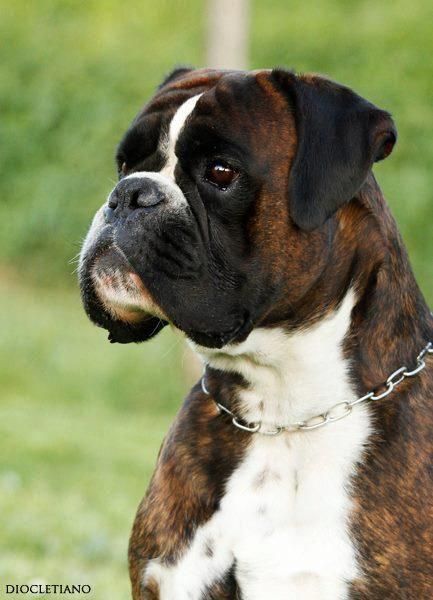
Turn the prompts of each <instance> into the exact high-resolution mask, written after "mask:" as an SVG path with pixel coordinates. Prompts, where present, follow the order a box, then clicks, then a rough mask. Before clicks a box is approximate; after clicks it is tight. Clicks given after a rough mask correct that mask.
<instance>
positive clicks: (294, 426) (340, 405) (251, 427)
mask: <svg viewBox="0 0 433 600" xmlns="http://www.w3.org/2000/svg"><path fill="white" fill-rule="evenodd" d="M428 354H433V343H432V342H429V343H428V344H427V345H426V346H425V347H424V348H423V349H422V350H421V352H420V353H419V354H418V356H417V357H416V365H415V366H414V368H413V369H408V367H406V366H404V367H400V368H399V369H397V370H396V371H394V372H393V373H391V375H390V376H389V377H388V378H387V380H386V381H385V383H384V384H383V386H382V387H384V388H385V389H384V390H383V391H380V388H376V389H375V390H373V391H371V392H368V394H365V395H364V396H361V398H356V399H355V400H352V401H350V402H337V404H334V405H333V406H331V408H330V409H329V410H327V411H326V412H324V413H320V414H319V415H315V416H314V417H310V418H309V419H307V420H305V421H298V422H296V423H291V424H289V425H276V426H275V427H274V428H273V429H266V428H265V427H264V426H263V423H261V422H260V421H258V422H255V423H245V422H244V421H243V420H242V419H240V418H239V417H238V416H237V415H236V414H235V413H233V412H232V411H231V410H229V409H228V408H227V407H226V406H224V405H223V404H220V403H219V402H215V404H216V405H217V407H218V409H219V411H220V413H225V414H226V415H228V416H229V417H231V418H232V424H233V425H234V426H235V427H237V428H238V429H241V430H242V431H247V432H248V433H260V434H261V435H268V436H274V435H279V434H280V433H284V432H286V433H287V432H291V433H293V432H296V431H313V430H314V429H319V428H320V427H324V426H325V425H328V423H335V422H336V421H340V420H341V419H345V418H346V417H348V416H349V415H350V414H351V412H352V410H353V407H354V406H356V405H358V404H362V403H363V402H367V401H372V402H377V401H378V400H383V399H384V398H386V397H387V396H389V395H390V394H391V393H392V392H393V391H394V390H395V388H396V387H397V386H399V385H400V384H401V383H402V382H403V381H404V380H405V379H407V378H409V377H414V376H415V375H418V373H420V372H421V371H422V370H423V369H424V368H425V367H426V362H425V360H424V359H425V357H426V356H427V355H428ZM201 389H202V390H203V392H204V393H205V394H206V395H208V396H210V392H209V390H208V389H207V387H206V383H205V380H204V375H203V377H202V378H201Z"/></svg>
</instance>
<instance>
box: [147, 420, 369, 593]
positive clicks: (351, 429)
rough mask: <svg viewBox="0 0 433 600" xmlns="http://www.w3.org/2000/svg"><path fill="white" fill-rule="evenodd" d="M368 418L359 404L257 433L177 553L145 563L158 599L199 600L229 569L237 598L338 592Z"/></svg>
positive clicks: (348, 576)
mask: <svg viewBox="0 0 433 600" xmlns="http://www.w3.org/2000/svg"><path fill="white" fill-rule="evenodd" d="M367 424H368V415H367V414H366V413H365V412H364V411H363V410H362V409H360V410H357V411H356V412H354V414H353V415H352V416H351V418H350V419H347V420H346V423H344V424H343V423H335V424H334V426H333V427H329V428H327V429H325V430H321V431H315V432H311V433H309V434H305V433H298V434H287V435H284V436H280V437H277V438H267V437H264V436H255V437H254V438H253V439H252V441H251V444H250V446H249V448H248V450H247V453H246V455H245V457H244V460H243V461H242V463H241V464H240V465H239V467H238V468H237V470H236V471H235V472H234V473H233V474H232V476H231V477H230V479H229V481H228V482H227V485H226V489H225V494H224V496H223V498H222V500H221V503H220V507H219V510H218V511H217V512H216V513H215V514H214V515H213V517H212V518H211V519H210V520H209V521H208V522H207V523H205V524H204V525H202V526H201V527H199V528H198V529H197V531H196V532H195V535H194V537H193V539H192V541H191V543H190V545H189V547H188V548H187V549H186V550H185V551H184V553H183V555H182V557H181V558H180V560H179V561H178V562H177V563H176V564H175V565H173V566H171V567H166V566H163V565H162V564H161V563H160V562H159V561H158V560H154V561H151V563H150V564H149V565H148V567H147V569H146V574H145V579H149V578H152V579H154V580H156V581H157V583H158V587H159V589H160V595H161V600H171V599H174V598H176V599H177V600H182V599H183V598H185V599H187V598H188V599H195V598H196V599H197V600H200V599H201V598H204V597H206V590H208V589H210V588H211V586H212V584H214V583H215V582H217V581H218V580H220V579H222V578H223V577H224V576H225V575H226V574H227V572H228V571H229V570H230V569H231V568H233V569H234V573H235V577H236V580H237V582H238V585H239V587H240V589H241V592H242V598H244V599H245V600H263V599H264V598H270V597H272V598H275V600H278V599H280V598H281V599H283V598H288V597H290V594H291V593H293V597H295V598H301V597H302V598H303V599H304V598H305V599H307V598H311V599H319V598H320V599H324V600H327V599H329V600H336V599H337V598H341V599H344V598H345V597H346V584H345V582H347V581H350V580H352V579H353V578H354V577H355V576H356V574H357V568H356V560H355V548H354V547H353V544H352V542H351V539H350V536H349V533H348V518H349V516H350V506H351V502H350V494H349V491H348V490H349V487H350V486H349V484H350V476H351V474H352V473H353V470H354V467H355V465H356V462H357V461H358V460H359V458H360V455H361V453H362V445H363V443H364V441H365V439H364V436H365V433H366V431H367Z"/></svg>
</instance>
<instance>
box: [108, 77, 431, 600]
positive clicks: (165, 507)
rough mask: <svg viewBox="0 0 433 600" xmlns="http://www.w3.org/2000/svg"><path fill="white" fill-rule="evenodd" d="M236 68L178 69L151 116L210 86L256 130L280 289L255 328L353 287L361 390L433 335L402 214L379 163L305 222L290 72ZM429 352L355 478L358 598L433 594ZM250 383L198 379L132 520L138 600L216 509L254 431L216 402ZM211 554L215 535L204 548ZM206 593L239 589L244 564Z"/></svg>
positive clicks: (262, 268)
mask: <svg viewBox="0 0 433 600" xmlns="http://www.w3.org/2000/svg"><path fill="white" fill-rule="evenodd" d="M226 75H227V72H224V73H222V72H216V71H207V70H202V71H193V72H190V71H187V70H183V71H179V72H177V73H175V74H174V75H173V77H171V78H170V77H169V78H168V79H167V80H166V81H165V82H164V85H163V86H162V87H161V89H160V90H159V92H158V93H157V95H156V96H155V98H154V99H153V100H152V101H151V102H150V103H149V104H148V105H147V107H145V110H146V111H148V112H151V113H154V115H155V117H154V118H155V119H156V126H157V127H159V126H160V125H161V123H162V122H163V121H164V120H165V121H168V120H169V119H170V118H171V117H172V115H173V114H174V111H175V110H176V108H177V107H178V106H179V105H180V103H182V102H183V101H185V100H186V99H187V98H189V97H191V96H193V95H195V94H197V93H200V92H203V91H205V90H210V93H209V95H208V96H207V97H206V100H205V101H204V102H203V103H201V105H200V106H201V114H202V115H205V114H206V103H207V104H208V107H207V109H208V112H209V113H211V112H212V111H213V112H212V114H213V115H214V116H215V119H216V121H218V119H220V118H221V119H222V118H223V117H225V121H221V122H227V120H228V121H229V122H232V123H233V122H234V123H237V124H238V125H242V123H244V124H245V125H246V126H244V128H243V131H244V134H245V136H247V137H248V145H249V147H250V148H251V156H252V157H254V160H256V162H257V164H256V168H257V169H260V170H262V172H266V173H272V177H266V178H265V181H266V183H265V184H264V185H263V186H262V187H261V189H260V190H259V192H258V193H257V196H256V198H255V201H254V203H253V205H252V206H251V209H250V210H249V213H248V215H247V225H246V231H247V234H248V247H249V248H252V249H254V250H253V251H254V253H255V255H256V263H255V266H256V270H257V278H258V280H263V281H266V285H265V286H264V289H265V290H266V292H267V293H268V294H269V295H270V296H271V297H272V295H273V294H274V295H275V297H276V298H277V300H276V301H275V302H272V303H270V304H269V307H268V309H267V310H266V311H265V312H264V313H263V314H262V316H261V320H260V322H258V323H255V325H261V326H264V327H272V326H274V325H277V324H278V325H279V326H283V327H285V328H286V329H287V331H288V332H289V331H293V330H296V329H297V328H299V327H301V326H302V327H305V326H306V325H308V324H312V323H314V322H317V321H318V320H319V319H321V318H322V317H323V316H325V315H326V314H327V313H329V312H330V311H332V310H334V309H335V308H336V307H337V306H338V305H339V303H340V302H341V301H342V298H343V297H344V295H345V293H346V291H347V290H348V288H349V287H350V286H353V287H354V288H355V290H356V293H357V304H356V306H355V307H354V310H353V319H352V327H351V330H350V332H349V335H348V336H347V338H346V340H345V347H344V351H345V354H346V357H347V358H348V359H350V361H351V365H352V379H353V384H354V386H355V388H356V390H357V391H358V393H359V394H360V395H362V394H364V393H366V392H367V391H369V390H371V389H374V388H376V387H377V386H380V385H381V384H382V383H383V382H384V381H385V380H386V378H387V376H388V375H389V374H390V373H391V372H393V371H394V370H395V369H397V368H398V367H400V366H401V365H407V366H408V367H409V368H411V367H413V366H414V365H413V363H414V359H415V357H416V356H417V354H418V352H419V351H420V349H421V348H422V347H423V346H424V345H425V344H426V342H427V341H428V340H432V339H433V320H432V317H431V315H430V312H429V309H428V307H427V305H426V303H425V301H424V299H423V297H422V294H421V292H420V290H419V288H418V286H417V284H416V281H415V279H414V276H413V274H412V271H411V268H410V265H409V262H408V258H407V255H406V251H405V249H404V246H403V243H402V241H401V238H400V235H399V233H398V230H397V228H396V225H395V222H394V220H393V218H392V216H391V214H390V212H389V210H388V207H387V205H386V203H385V201H384V199H383V197H382V194H381V191H380V189H379V187H378V185H377V183H376V181H375V179H374V176H373V174H372V173H371V171H370V172H369V173H368V175H367V177H366V180H365V182H364V184H363V185H362V187H361V188H360V190H359V191H358V192H357V193H356V195H355V197H354V198H353V199H352V201H351V202H350V203H347V204H345V205H343V206H341V208H339V210H337V211H336V212H335V214H334V215H333V216H332V217H331V218H329V219H328V220H327V221H326V222H325V223H324V224H323V225H322V226H321V227H318V228H317V229H314V230H313V231H308V232H307V231H304V230H303V229H302V228H300V227H297V226H296V225H295V224H294V222H293V220H292V218H291V215H290V202H288V198H287V190H288V188H289V175H290V169H291V165H292V164H293V161H294V157H295V155H296V150H297V147H298V136H297V124H296V122H295V116H294V110H293V105H292V102H291V99H290V97H288V96H287V95H286V94H285V93H284V85H283V84H282V78H283V76H282V75H281V73H279V74H278V77H275V76H273V75H272V74H271V72H270V71H262V72H257V73H256V74H255V75H254V76H253V77H251V75H249V78H245V77H244V76H243V75H242V74H233V76H232V77H229V78H224V77H223V76H226ZM221 78H222V79H223V80H222V79H221ZM301 79H303V81H305V82H306V83H308V85H310V86H313V87H314V86H315V85H318V86H321V87H323V85H325V86H328V87H329V86H331V87H332V85H333V84H332V83H326V84H323V80H321V79H320V78H317V77H315V76H304V77H303V78H302V77H301ZM217 84H218V85H217ZM212 90H213V91H212ZM203 118H204V117H203ZM249 123H254V127H248V124H249ZM129 136H130V137H129V138H128V140H126V143H125V142H124V144H123V147H122V155H121V156H119V165H121V164H123V163H126V165H127V167H126V168H127V172H133V171H134V170H138V169H139V168H141V167H140V157H139V156H138V155H134V148H135V146H134V134H129ZM131 136H132V137H131ZM179 151H180V152H181V151H182V148H179ZM128 152H129V155H128ZM289 200H290V199H289ZM269 211H272V215H271V216H270V214H269ZM239 251H243V250H242V247H241V246H240V247H239ZM282 280H283V283H281V281H282ZM281 286H282V288H281ZM277 288H278V294H277V293H276V291H275V290H276V289H277ZM427 360H428V368H426V369H425V370H424V371H423V372H422V373H421V374H420V375H419V376H418V377H416V378H413V379H407V380H406V381H405V382H404V383H402V384H401V386H400V387H399V388H398V390H396V391H395V392H394V393H393V394H392V396H391V397H390V398H389V399H388V400H387V401H386V402H381V403H377V404H374V405H372V406H371V413H372V418H373V421H374V425H375V433H374V435H373V437H372V439H371V444H370V445H369V447H368V449H367V451H366V453H365V459H364V461H363V463H362V465H361V466H360V467H359V469H358V472H357V474H356V476H355V477H354V478H353V498H354V504H355V510H354V512H353V514H352V516H351V530H352V534H353V538H354V540H355V541H356V547H357V549H358V553H359V563H360V566H361V571H362V577H361V578H360V579H359V581H355V582H353V584H352V587H351V592H350V599H351V600H381V599H383V598H387V599H389V600H393V599H395V600H397V599H398V600H403V599H404V600H420V599H426V600H427V599H430V598H433V565H432V556H433V502H432V497H433V467H432V464H433V407H432V402H433V360H432V358H431V357H429V358H428V359H427ZM243 385H246V383H245V382H244V381H242V379H241V378H240V377H235V376H234V375H230V374H228V373H222V372H215V371H210V373H209V379H208V387H209V389H210V391H211V396H210V397H209V396H206V395H205V394H203V392H202V391H201V389H200V387H199V386H195V387H194V388H193V390H192V391H191V393H190V394H189V396H188V397H187V398H186V400H185V401H184V403H183V406H182V408H181V409H180V412H179V414H178V416H177V418H176V420H175V422H174V424H173V426H172V427H171V430H170V432H169V434H168V436H167V438H166V440H165V441H164V443H163V446H162V449H161V452H160V455H159V458H158V464H157V467H156V471H155V474H154V476H153V478H152V481H151V483H150V487H149V490H148V492H147V495H146V497H145V498H144V500H143V502H142V503H141V505H140V507H139V510H138V513H137V516H136V519H135V523H134V526H133V531H132V536H131V540H130V549H129V561H130V574H131V581H132V589H133V598H134V600H145V599H147V600H149V599H152V600H156V599H158V598H159V593H158V589H157V585H156V584H155V582H154V581H150V582H148V583H147V585H146V587H144V584H143V574H144V571H145V568H146V564H147V563H148V561H149V560H150V559H153V558H159V560H161V561H162V562H164V563H166V564H168V565H170V564H173V563H174V562H175V561H176V559H177V558H178V557H179V556H180V555H181V554H182V552H183V551H184V549H185V548H186V547H187V546H188V544H189V543H190V541H191V539H192V537H193V536H194V532H195V531H196V529H197V528H198V527H199V526H200V525H201V524H202V523H204V522H206V521H207V520H208V519H209V518H210V516H211V515H212V514H213V513H214V512H215V510H217V508H218V505H219V502H220V500H221V497H222V495H223V493H224V484H225V482H226V481H227V479H228V478H229V477H230V475H231V473H233V471H234V470H235V469H236V467H237V465H238V464H239V463H240V461H241V460H242V458H243V456H244V454H245V452H246V449H247V447H248V443H249V441H250V439H251V438H250V435H249V434H247V433H244V432H242V431H239V430H237V429H236V428H234V427H233V426H232V425H231V423H230V420H229V419H227V418H224V417H222V416H219V415H218V413H217V411H216V408H215V405H214V403H213V401H212V398H214V399H217V400H219V401H221V402H222V403H223V404H224V405H225V406H228V407H231V408H232V409H233V410H235V409H236V402H237V400H236V399H237V391H238V389H239V387H240V386H243ZM211 551H212V548H211V541H210V542H209V544H208V546H207V547H206V548H203V552H211ZM204 597H205V598H214V599H218V600H224V599H227V600H235V599H236V598H239V597H240V596H239V590H238V589H237V587H236V581H235V572H234V567H233V568H232V570H231V571H230V572H229V573H227V578H226V580H225V581H220V582H218V583H217V584H215V585H214V586H213V587H212V589H209V590H207V592H206V594H205V596H204Z"/></svg>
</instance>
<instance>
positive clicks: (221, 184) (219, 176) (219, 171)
mask: <svg viewBox="0 0 433 600" xmlns="http://www.w3.org/2000/svg"><path fill="white" fill-rule="evenodd" d="M238 175H239V173H238V172H237V171H236V170H235V169H234V168H233V167H231V166H230V165H229V164H228V163H226V162H224V161H223V160H216V161H213V162H211V163H210V164H209V165H208V166H207V169H206V173H205V179H206V181H208V182H209V183H211V184H212V185H214V186H216V187H217V188H219V189H220V190H226V189H227V188H228V187H229V185H230V184H231V183H233V181H234V180H235V179H236V178H237V177H238Z"/></svg>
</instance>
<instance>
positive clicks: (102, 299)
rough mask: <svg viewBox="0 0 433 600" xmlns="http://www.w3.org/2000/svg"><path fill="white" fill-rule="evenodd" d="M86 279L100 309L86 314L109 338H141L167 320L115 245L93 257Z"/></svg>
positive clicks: (127, 339) (122, 341)
mask: <svg viewBox="0 0 433 600" xmlns="http://www.w3.org/2000/svg"><path fill="white" fill-rule="evenodd" d="M90 279H91V282H92V288H93V294H94V296H95V298H96V299H97V303H98V304H99V306H100V307H101V308H102V311H97V312H98V314H97V315H96V318H95V313H94V311H92V312H93V314H92V315H89V316H91V318H92V320H94V321H95V322H96V323H97V324H98V325H100V326H102V327H104V328H105V329H107V330H108V331H109V340H110V342H118V343H123V344H127V343H130V342H144V341H147V340H148V339H150V338H152V337H153V336H154V335H156V334H157V333H158V332H159V331H160V330H161V329H162V328H163V327H164V326H165V325H166V324H167V321H168V319H167V317H166V316H165V314H164V313H163V311H162V310H161V309H160V307H159V306H158V305H157V304H156V302H155V301H154V300H153V298H152V296H151V295H150V293H149V292H148V290H147V289H146V288H145V286H144V285H143V282H142V281H141V279H140V277H139V276H138V275H137V274H136V273H135V272H134V271H133V270H132V269H131V267H130V265H129V263H128V261H127V260H126V258H125V257H124V255H123V253H121V252H120V251H118V250H117V249H116V248H110V250H108V251H106V252H104V253H103V254H102V255H100V256H99V257H98V258H97V259H96V260H95V262H94V264H93V266H92V269H91V273H90Z"/></svg>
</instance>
